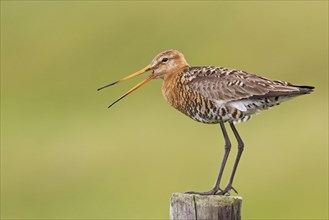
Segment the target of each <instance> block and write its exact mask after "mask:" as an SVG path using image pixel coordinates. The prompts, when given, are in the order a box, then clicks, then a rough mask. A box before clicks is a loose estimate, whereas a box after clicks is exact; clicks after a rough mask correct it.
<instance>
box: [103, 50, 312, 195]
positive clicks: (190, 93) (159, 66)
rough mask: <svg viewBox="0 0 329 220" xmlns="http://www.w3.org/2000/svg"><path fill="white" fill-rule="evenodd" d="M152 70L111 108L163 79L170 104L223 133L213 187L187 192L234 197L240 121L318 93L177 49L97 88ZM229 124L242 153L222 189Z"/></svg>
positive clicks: (163, 87)
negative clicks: (192, 59) (193, 62)
mask: <svg viewBox="0 0 329 220" xmlns="http://www.w3.org/2000/svg"><path fill="white" fill-rule="evenodd" d="M149 71H151V73H150V74H149V75H148V76H147V77H146V78H145V79H144V80H143V81H141V82H140V83H138V84H137V85H136V86H134V87H133V88H131V89H130V90H129V91H127V92H126V93H124V94H123V95H122V96H121V97H119V98H118V99H116V100H115V101H114V102H113V103H112V104H110V105H109V106H108V107H109V108H110V107H112V106H113V105H114V104H116V103H117V102H118V101H120V100H122V99H123V98H124V97H126V96H127V95H129V94H130V93H132V92H134V91H135V90H137V89H138V88H140V87H141V86H143V85H144V84H146V83H147V82H149V81H151V80H153V79H162V80H163V84H162V93H163V96H164V98H165V100H166V101H167V102H168V103H169V104H170V105H171V106H172V107H174V108H175V109H177V110H179V111H180V112H182V113H183V114H185V115H187V116H188V117H190V118H191V119H193V120H195V121H197V122H201V123H205V124H219V126H220V128H221V132H222V135H223V137H224V155H223V159H222V162H221V165H220V169H219V173H218V176H217V179H216V182H215V185H214V186H213V187H212V188H211V189H210V190H209V191H205V192H195V191H191V192H187V193H189V194H199V195H230V191H231V190H233V191H234V192H236V193H237V190H236V189H235V188H234V187H233V180H234V176H235V173H236V170H237V167H238V164H239V161H240V158H241V155H242V152H243V150H244V142H243V140H242V138H241V137H240V134H239V133H238V131H237V129H236V124H237V123H240V122H245V121H248V120H249V119H250V118H251V116H253V115H255V114H257V113H260V112H261V111H263V110H266V109H269V108H271V107H273V106H276V105H279V104H281V103H282V102H285V101H287V100H290V99H292V98H294V97H297V96H300V95H304V94H309V93H311V92H313V91H314V87H313V86H306V85H302V86H299V85H294V84H291V83H289V82H285V81H281V80H272V79H269V78H266V77H263V76H258V75H255V74H252V73H248V72H245V71H243V70H236V69H230V68H225V67H219V66H190V65H189V64H188V63H187V61H186V59H185V57H184V55H183V54H182V53H181V52H179V51H177V50H173V49H170V50H166V51H164V52H161V53H159V54H158V55H156V56H155V57H154V59H153V60H152V61H151V63H150V64H149V65H147V66H146V67H144V68H143V69H141V70H139V71H137V72H135V73H133V74H131V75H128V76H126V77H124V78H122V79H120V80H117V81H115V82H113V83H110V84H107V85H105V86H103V87H100V88H98V89H97V90H98V91H99V90H102V89H104V88H107V87H109V86H113V85H115V84H117V83H120V82H123V81H125V80H128V79H130V78H132V77H135V76H138V75H140V74H143V73H145V72H149ZM225 124H229V126H230V128H231V130H232V132H233V134H234V137H235V139H236V140H237V145H238V146H237V147H238V151H237V154H236V157H235V161H234V165H233V169H232V172H231V174H230V177H229V180H228V183H227V185H226V186H225V188H220V184H221V180H222V175H223V172H224V168H225V165H226V162H227V160H228V157H229V153H230V149H231V141H230V138H229V135H228V133H227V130H226V127H225Z"/></svg>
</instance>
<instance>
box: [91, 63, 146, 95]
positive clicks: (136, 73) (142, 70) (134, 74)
mask: <svg viewBox="0 0 329 220" xmlns="http://www.w3.org/2000/svg"><path fill="white" fill-rule="evenodd" d="M149 70H151V65H147V66H146V67H144V68H143V69H141V70H139V71H137V72H135V73H133V74H131V75H129V76H126V77H124V78H122V79H120V80H118V81H115V82H113V83H110V84H107V85H105V86H102V87H100V88H98V89H97V91H99V90H101V89H104V88H106V87H109V86H113V85H115V84H117V83H119V82H122V81H124V80H127V79H130V78H132V77H134V76H138V75H140V74H142V73H145V72H147V71H149Z"/></svg>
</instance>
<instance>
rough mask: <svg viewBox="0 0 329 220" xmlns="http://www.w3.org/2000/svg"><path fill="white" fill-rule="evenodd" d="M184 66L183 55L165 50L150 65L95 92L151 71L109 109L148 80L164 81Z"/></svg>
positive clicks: (185, 64) (175, 51)
mask: <svg viewBox="0 0 329 220" xmlns="http://www.w3.org/2000/svg"><path fill="white" fill-rule="evenodd" d="M186 66H188V64H187V62H186V60H185V57H184V55H183V54H182V53H181V52H179V51H177V50H166V51H164V52H161V53H159V54H158V55H156V56H155V57H154V59H153V60H152V62H151V64H149V65H147V66H146V67H144V68H143V69H141V70H139V71H137V72H135V73H133V74H131V75H129V76H126V77H124V78H122V79H120V80H118V81H115V82H113V83H110V84H108V85H105V86H103V87H101V88H98V89H97V90H98V91H99V90H101V89H104V88H106V87H109V86H112V85H115V84H117V83H119V82H122V81H125V80H127V79H130V78H132V77H135V76H138V75H140V74H142V73H145V72H148V71H152V73H151V74H150V75H149V76H148V77H147V78H146V79H144V80H143V81H142V82H140V83H138V84H137V85H136V86H134V87H133V88H131V89H130V90H129V91H128V92H126V93H125V94H123V95H122V96H121V97H120V98H118V99H117V100H116V101H114V102H113V103H112V104H111V105H110V106H109V108H110V107H111V106H112V105H114V104H115V103H117V102H118V101H120V100H121V99H123V98H124V97H126V96H127V95H129V94H130V93H132V92H133V91H135V90H136V89H138V88H139V87H141V86H142V85H144V84H145V83H147V82H149V81H150V80H152V79H156V78H162V79H164V78H166V76H168V75H169V74H171V73H176V72H178V71H179V70H181V69H182V68H184V67H186Z"/></svg>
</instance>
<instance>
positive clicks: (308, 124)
mask: <svg viewBox="0 0 329 220" xmlns="http://www.w3.org/2000/svg"><path fill="white" fill-rule="evenodd" d="M171 48H172V49H177V50H180V51H181V52H183V53H184V54H185V57H186V59H187V61H188V62H189V63H190V64H191V65H217V66H225V67H230V68H236V69H243V70H246V71H249V72H252V73H256V74H259V75H263V76H265V77H269V78H272V79H281V80H286V81H289V82H292V83H295V84H302V85H313V86H315V87H316V90H315V92H314V93H313V94H311V95H307V96H303V97H299V98H296V99H294V100H292V101H290V102H287V103H284V104H282V105H280V106H278V107H275V108H273V109H271V110H269V111H266V112H263V113H262V114H260V115H258V116H255V117H254V118H253V120H251V121H250V122H248V123H244V124H240V125H238V126H237V127H238V129H239V131H240V134H241V136H242V137H243V139H244V141H245V144H246V147H245V151H244V154H243V155H242V159H241V162H240V165H239V169H238V171H237V176H236V179H235V183H234V186H235V188H236V189H237V190H238V191H239V195H240V196H242V197H243V209H242V216H243V218H244V219H327V218H328V2H327V1H318V2H316V1H289V2H285V1H273V2H270V1H266V2H261V1H234V2H228V1H223V2H213V1H211V2H196V1H191V2H187V1H181V2H172V1H168V2H165V1H163V2H149V1H144V2H133V1H125V2H116V1H95V2H93V1H45V2H43V1H1V217H2V218H3V219H6V218H8V219H9V218H17V219H23V218H31V219H36V218H42V219H47V218H49V219H50V218H53V219H61V218H66V219H69V218H89V219H95V218H103V219H120V218H121V219H123V218H124V219H129V218H134V219H136V218H138V219H166V218H168V217H169V198H170V195H171V193H173V192H184V191H191V190H196V191H204V190H209V189H210V188H211V187H212V186H213V184H214V181H215V178H216V176H217V173H218V169H219V166H220V161H221V159H222V155H223V151H224V149H223V145H224V141H223V137H222V135H221V131H220V128H219V126H218V125H204V124H201V123H197V122H194V121H192V120H190V119H189V118H187V117H186V116H184V115H183V114H181V113H179V112H178V111H176V110H175V109H173V108H171V107H170V106H169V105H168V104H167V103H166V102H165V100H164V99H163V97H162V94H161V85H162V82H161V80H155V81H154V82H151V83H149V84H147V85H146V86H145V87H143V88H141V89H140V90H139V91H137V92H136V93H134V94H132V95H130V96H129V97H127V98H126V99H124V100H123V101H121V102H120V103H118V104H117V105H115V106H114V107H113V108H112V109H107V105H108V104H110V103H111V102H112V101H114V100H115V99H116V98H117V97H119V96H120V95H121V94H122V93H124V92H125V91H127V90H128V89H129V88H131V87H132V86H133V85H135V84H136V83H137V82H139V81H140V80H142V79H143V78H144V77H145V76H141V77H138V79H132V80H130V81H129V82H126V83H123V84H120V85H117V86H115V87H112V88H108V89H106V90H103V91H101V92H97V91H96V88H98V87H100V86H102V85H105V84H107V83H109V82H112V81H114V80H117V79H119V78H121V77H123V76H126V75H127V74H130V73H132V72H134V71H136V70H139V69H141V68H142V67H144V66H145V65H147V64H149V62H150V61H151V60H152V59H153V57H154V56H155V55H156V54H157V53H159V52H161V51H163V50H166V49H171ZM230 134H231V135H232V133H230ZM233 140H234V139H232V141H233ZM235 154H236V144H235V143H234V146H233V148H232V152H231V155H230V159H229V163H228V165H227V167H226V168H227V169H226V173H225V176H224V180H223V182H222V185H224V184H226V182H227V179H228V176H229V173H230V171H231V169H232V164H233V160H234V157H235ZM233 194H234V193H233Z"/></svg>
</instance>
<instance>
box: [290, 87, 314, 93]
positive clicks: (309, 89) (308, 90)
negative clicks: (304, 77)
mask: <svg viewBox="0 0 329 220" xmlns="http://www.w3.org/2000/svg"><path fill="white" fill-rule="evenodd" d="M293 86H294V87H297V88H298V89H299V94H301V95H302V94H310V93H311V92H313V91H314V86H296V85H293Z"/></svg>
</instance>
